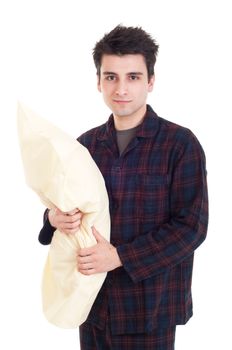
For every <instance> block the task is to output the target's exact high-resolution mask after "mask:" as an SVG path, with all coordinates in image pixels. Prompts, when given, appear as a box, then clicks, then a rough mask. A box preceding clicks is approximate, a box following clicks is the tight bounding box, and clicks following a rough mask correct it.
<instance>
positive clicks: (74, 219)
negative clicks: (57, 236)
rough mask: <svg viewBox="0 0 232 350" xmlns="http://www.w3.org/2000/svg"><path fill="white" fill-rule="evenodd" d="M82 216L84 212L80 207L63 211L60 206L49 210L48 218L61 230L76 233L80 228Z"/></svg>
mask: <svg viewBox="0 0 232 350" xmlns="http://www.w3.org/2000/svg"><path fill="white" fill-rule="evenodd" d="M82 216H83V214H82V213H81V212H80V210H79V209H74V210H72V211H69V212H67V213H63V212H62V211H60V210H59V209H58V208H53V209H51V210H49V213H48V220H49V222H50V224H51V225H52V226H53V227H55V228H56V229H57V230H59V231H60V232H62V233H66V234H74V233H76V232H77V231H78V230H79V228H80V224H81V219H82Z"/></svg>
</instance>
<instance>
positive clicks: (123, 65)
mask: <svg viewBox="0 0 232 350" xmlns="http://www.w3.org/2000/svg"><path fill="white" fill-rule="evenodd" d="M146 70H147V68H146V63H145V60H144V57H143V55H141V54H134V55H132V54H131V55H122V56H118V55H103V56H102V62H101V73H104V72H106V71H108V72H114V73H116V74H118V73H129V72H142V73H143V72H144V73H145V72H146Z"/></svg>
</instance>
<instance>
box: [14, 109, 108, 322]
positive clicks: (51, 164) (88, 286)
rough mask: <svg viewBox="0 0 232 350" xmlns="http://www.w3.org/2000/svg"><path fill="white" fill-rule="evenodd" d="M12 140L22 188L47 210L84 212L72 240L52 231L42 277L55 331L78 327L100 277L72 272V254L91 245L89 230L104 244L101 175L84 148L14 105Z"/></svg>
mask: <svg viewBox="0 0 232 350" xmlns="http://www.w3.org/2000/svg"><path fill="white" fill-rule="evenodd" d="M18 136H19V143H20V149H21V155H22V161H23V166H24V173H25V178H26V182H27V185H28V186H29V187H31V188H32V189H33V190H34V191H35V192H36V193H37V194H38V196H39V197H40V199H41V200H42V202H43V203H44V204H45V205H46V207H48V208H53V207H58V208H59V209H60V210H62V211H63V212H68V211H71V210H73V209H75V208H78V209H79V210H80V211H81V212H83V213H84V215H83V218H82V222H81V226H80V229H79V231H78V232H77V233H75V234H73V235H66V234H64V233H61V232H59V231H58V230H56V231H55V232H54V236H53V239H52V242H51V245H50V247H49V252H48V257H47V260H46V263H45V267H44V271H43V278H42V302H43V311H44V314H45V316H46V318H47V320H48V321H49V322H51V323H53V324H54V325H56V326H58V327H61V328H76V327H78V326H79V325H80V324H81V323H83V322H84V321H85V320H86V318H87V316H88V314H89V311H90V309H91V307H92V305H93V302H94V300H95V298H96V296H97V294H98V292H99V290H100V288H101V286H102V284H103V282H104V279H105V277H106V273H99V274H95V275H91V276H85V275H82V274H81V273H80V272H79V271H77V252H78V249H80V248H84V247H90V246H92V245H95V244H96V240H95V238H94V236H93V234H92V230H91V227H92V226H93V225H94V226H95V227H96V229H97V230H98V231H99V232H100V233H101V235H102V236H103V237H104V238H106V239H107V240H109V236H110V215H109V202H108V195H107V191H106V187H105V183H104V179H103V176H102V174H101V172H100V170H99V169H98V167H97V165H96V163H95V162H94V160H93V159H92V157H91V155H90V153H89V152H88V150H87V148H85V147H84V146H82V145H81V144H80V143H79V142H78V141H76V140H75V139H73V138H72V137H71V136H69V135H67V134H66V133H65V132H63V131H61V130H60V129H59V128H57V127H56V126H54V125H52V124H51V123H50V122H48V121H46V120H45V119H42V118H41V117H39V116H38V115H36V114H35V113H34V112H33V111H31V110H30V109H29V108H27V107H26V106H24V105H22V104H21V103H19V104H18Z"/></svg>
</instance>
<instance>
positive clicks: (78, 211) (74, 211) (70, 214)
mask: <svg viewBox="0 0 232 350" xmlns="http://www.w3.org/2000/svg"><path fill="white" fill-rule="evenodd" d="M76 213H80V210H79V209H77V208H75V209H73V210H71V211H67V212H65V214H66V215H69V216H72V215H75V214H76Z"/></svg>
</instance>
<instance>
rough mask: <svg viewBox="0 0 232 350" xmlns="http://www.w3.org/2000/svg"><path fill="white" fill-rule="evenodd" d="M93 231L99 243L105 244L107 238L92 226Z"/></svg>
mask: <svg viewBox="0 0 232 350" xmlns="http://www.w3.org/2000/svg"><path fill="white" fill-rule="evenodd" d="M91 229H92V233H93V235H94V237H95V238H96V241H97V242H105V238H104V237H103V236H102V235H101V234H100V233H99V232H98V231H97V230H96V228H95V227H94V226H92V227H91Z"/></svg>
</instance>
